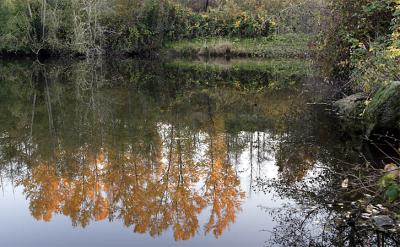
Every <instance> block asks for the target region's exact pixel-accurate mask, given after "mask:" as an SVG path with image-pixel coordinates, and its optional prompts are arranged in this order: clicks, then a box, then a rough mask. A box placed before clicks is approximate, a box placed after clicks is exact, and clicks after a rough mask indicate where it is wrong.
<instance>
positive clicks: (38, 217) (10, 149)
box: [0, 60, 374, 246]
mask: <svg viewBox="0 0 400 247" xmlns="http://www.w3.org/2000/svg"><path fill="white" fill-rule="evenodd" d="M0 65H1V67H0V175H1V176H0V178H1V190H2V191H1V196H0V246H265V245H272V246H274V245H283V246H303V245H304V246H316V245H317V244H318V243H322V245H319V246H324V245H325V244H326V245H335V243H336V244H340V243H345V244H347V245H352V242H351V241H350V242H349V240H346V237H348V236H353V235H354V232H353V233H352V232H351V231H352V229H353V228H351V226H347V225H346V226H344V228H343V231H341V229H338V225H337V224H336V223H335V220H337V218H335V216H336V215H337V214H339V213H340V212H341V211H343V210H344V209H343V206H340V205H339V206H338V205H335V200H336V198H335V196H334V195H335V193H332V191H334V189H335V186H336V187H337V186H338V183H339V182H338V181H337V180H335V177H334V176H330V175H329V173H327V172H326V170H324V168H326V167H329V168H331V169H336V167H340V165H339V164H340V162H341V161H346V162H352V161H354V160H355V159H356V158H357V155H358V153H357V152H356V151H355V147H354V146H353V144H352V143H349V142H346V141H344V140H345V139H344V138H343V135H342V134H341V132H340V131H339V130H338V128H337V123H336V120H335V119H334V118H332V117H331V116H330V115H329V114H328V113H327V109H325V108H326V107H325V106H323V105H322V106H321V105H315V104H310V103H313V102H316V101H318V100H319V99H320V98H321V97H323V96H322V95H323V93H324V92H321V91H320V90H316V88H321V85H320V82H321V81H320V80H319V79H318V75H317V74H318V73H316V72H315V70H314V69H313V68H312V66H311V64H310V62H307V61H302V60H276V61H254V60H253V61H243V60H233V61H230V62H227V61H211V62H208V63H205V62H202V61H172V62H169V61H164V62H161V61H158V62H155V61H137V60H124V61H92V62H86V61H85V62H68V63H67V62H49V63H46V64H40V63H37V62H31V61H19V62H2V63H1V64H0ZM321 178H322V179H321ZM270 179H275V180H274V181H273V182H271V180H270ZM306 189H307V190H306ZM331 223H333V225H332V224H331ZM329 224H331V225H329ZM327 225H329V229H328V227H327ZM325 226H326V229H325V228H324V230H323V231H322V230H321V229H322V227H325ZM335 226H337V227H335ZM355 232H357V231H356V230H355ZM363 234H364V235H363ZM361 235H362V236H361V239H363V238H364V237H365V239H366V240H365V241H370V242H371V241H372V242H371V243H373V241H374V240H373V238H372V237H370V236H369V235H368V232H367V233H364V232H362V233H361ZM363 236H364V237H363ZM371 239H372V240H371ZM335 241H336V242H335ZM340 241H342V242H340ZM361 243H362V242H361Z"/></svg>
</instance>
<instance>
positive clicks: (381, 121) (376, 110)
mask: <svg viewBox="0 0 400 247" xmlns="http://www.w3.org/2000/svg"><path fill="white" fill-rule="evenodd" d="M364 119H365V121H366V124H367V133H368V134H370V133H371V132H372V131H373V130H375V129H400V81H396V82H392V83H391V84H390V85H388V86H386V87H383V88H381V89H380V90H379V91H378V92H377V93H376V94H375V96H374V97H373V98H372V100H371V102H370V103H369V104H368V106H367V108H366V109H365V113H364Z"/></svg>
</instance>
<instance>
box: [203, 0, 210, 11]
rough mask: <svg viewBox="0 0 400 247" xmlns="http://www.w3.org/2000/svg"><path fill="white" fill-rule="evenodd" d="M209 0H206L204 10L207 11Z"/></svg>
mask: <svg viewBox="0 0 400 247" xmlns="http://www.w3.org/2000/svg"><path fill="white" fill-rule="evenodd" d="M209 2H210V0H206V6H205V7H204V11H205V12H207V11H208V5H209Z"/></svg>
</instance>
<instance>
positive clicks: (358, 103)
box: [333, 93, 367, 119]
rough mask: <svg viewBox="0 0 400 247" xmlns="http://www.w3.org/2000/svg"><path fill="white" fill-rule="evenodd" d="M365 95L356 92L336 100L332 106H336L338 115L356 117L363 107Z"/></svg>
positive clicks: (358, 116)
mask: <svg viewBox="0 0 400 247" xmlns="http://www.w3.org/2000/svg"><path fill="white" fill-rule="evenodd" d="M366 99H367V96H366V95H365V94H363V93H356V94H353V95H350V96H348V97H346V98H343V99H341V100H338V101H336V102H335V103H334V104H333V106H334V107H335V108H336V110H337V112H338V114H339V116H340V117H343V118H351V119H356V118H360V114H361V113H362V112H363V110H364V108H365V100H366Z"/></svg>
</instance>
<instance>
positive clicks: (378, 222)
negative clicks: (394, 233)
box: [372, 215, 394, 229]
mask: <svg viewBox="0 0 400 247" xmlns="http://www.w3.org/2000/svg"><path fill="white" fill-rule="evenodd" d="M372 223H373V224H374V225H375V226H376V227H377V228H380V229H382V228H385V227H392V226H393V225H394V220H393V219H392V218H390V217H389V216H387V215H377V216H374V217H372Z"/></svg>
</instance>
